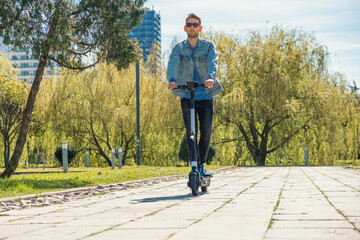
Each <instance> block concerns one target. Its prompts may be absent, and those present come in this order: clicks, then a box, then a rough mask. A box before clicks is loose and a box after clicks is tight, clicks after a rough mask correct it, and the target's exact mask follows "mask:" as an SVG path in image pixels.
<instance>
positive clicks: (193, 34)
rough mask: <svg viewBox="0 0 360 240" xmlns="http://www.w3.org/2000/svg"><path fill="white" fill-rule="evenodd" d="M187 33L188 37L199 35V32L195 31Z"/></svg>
mask: <svg viewBox="0 0 360 240" xmlns="http://www.w3.org/2000/svg"><path fill="white" fill-rule="evenodd" d="M187 35H188V38H198V37H199V33H195V32H189V33H188V34H187Z"/></svg>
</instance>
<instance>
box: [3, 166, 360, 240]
mask: <svg viewBox="0 0 360 240" xmlns="http://www.w3.org/2000/svg"><path fill="white" fill-rule="evenodd" d="M186 181H187V180H185V179H182V180H177V181H172V182H163V183H159V184H154V185H147V186H145V187H141V188H137V189H130V190H124V191H118V192H112V193H109V194H105V195H99V196H94V197H90V198H84V199H81V200H77V201H74V202H68V203H64V204H58V205H52V206H48V207H40V208H31V209H24V210H13V211H8V212H4V213H3V214H2V215H1V216H0V239H27V240H30V239H51V240H55V239H62V240H63V239H87V240H90V239H137V240H139V239H146V240H148V239H190V238H193V239H207V240H209V239H216V240H220V239H269V240H270V239H306V240H309V239H316V240H319V239H334V240H335V239H336V240H338V239H360V171H358V170H352V169H344V168H341V167H254V168H235V169H233V170H229V171H225V172H223V173H219V174H216V175H215V176H214V178H213V180H212V183H211V186H210V188H209V193H208V194H202V195H200V196H199V197H192V195H191V194H190V190H189V189H188V188H187V187H186Z"/></svg>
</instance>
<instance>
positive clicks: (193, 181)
mask: <svg viewBox="0 0 360 240" xmlns="http://www.w3.org/2000/svg"><path fill="white" fill-rule="evenodd" d="M190 188H191V192H192V194H193V195H194V196H199V187H198V185H197V179H196V174H192V175H190Z"/></svg>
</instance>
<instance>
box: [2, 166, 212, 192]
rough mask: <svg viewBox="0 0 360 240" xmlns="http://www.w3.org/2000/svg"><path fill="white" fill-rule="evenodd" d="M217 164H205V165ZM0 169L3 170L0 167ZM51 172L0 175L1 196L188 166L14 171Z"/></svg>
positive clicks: (180, 170)
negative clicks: (1, 176)
mask: <svg viewBox="0 0 360 240" xmlns="http://www.w3.org/2000/svg"><path fill="white" fill-rule="evenodd" d="M215 168H219V167H217V166H207V169H208V170H209V169H215ZM0 171H2V170H1V169H0ZM35 171H36V172H53V173H36V174H21V175H13V176H11V177H10V178H9V179H0V198H5V197H14V196H21V195H28V194H39V193H43V192H50V191H58V190H64V189H70V188H78V187H89V186H97V185H99V184H111V183H119V182H126V181H132V180H138V179H145V178H153V177H162V176H170V175H180V174H187V173H189V171H190V167H147V166H133V167H129V166H124V167H123V168H122V169H114V170H112V169H109V168H69V172H68V173H55V172H56V171H62V168H46V169H42V168H36V169H34V168H28V169H21V168H20V169H17V171H16V172H35Z"/></svg>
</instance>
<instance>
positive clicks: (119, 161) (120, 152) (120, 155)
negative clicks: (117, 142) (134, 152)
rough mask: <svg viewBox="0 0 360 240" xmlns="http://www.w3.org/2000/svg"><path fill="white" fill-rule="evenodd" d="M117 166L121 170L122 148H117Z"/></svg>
mask: <svg viewBox="0 0 360 240" xmlns="http://www.w3.org/2000/svg"><path fill="white" fill-rule="evenodd" d="M118 154H119V155H118V165H119V169H120V168H122V147H119V149H118Z"/></svg>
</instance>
